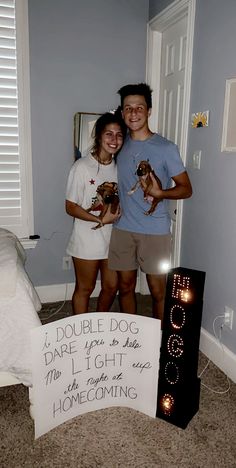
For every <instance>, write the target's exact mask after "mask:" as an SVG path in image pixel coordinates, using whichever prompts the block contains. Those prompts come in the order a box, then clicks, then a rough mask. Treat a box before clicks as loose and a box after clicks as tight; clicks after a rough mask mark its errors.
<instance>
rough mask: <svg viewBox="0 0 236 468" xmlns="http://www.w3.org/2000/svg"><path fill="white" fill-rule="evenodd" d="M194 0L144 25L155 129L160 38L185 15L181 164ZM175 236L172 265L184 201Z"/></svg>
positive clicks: (178, 244)
mask: <svg viewBox="0 0 236 468" xmlns="http://www.w3.org/2000/svg"><path fill="white" fill-rule="evenodd" d="M195 10H196V0H175V1H174V2H173V3H171V4H170V5H169V6H168V7H167V8H165V9H164V10H163V11H162V12H161V13H159V14H158V15H157V16H155V17H154V18H153V19H152V20H151V21H149V23H148V25H147V55H146V81H147V83H148V84H149V85H150V87H151V88H152V89H153V93H152V114H151V116H150V127H151V129H152V130H153V131H157V132H158V95H159V92H160V68H161V67H160V65H161V41H162V33H163V31H164V30H165V29H167V28H169V27H170V26H172V25H173V24H174V23H176V22H177V21H178V20H180V19H182V18H183V17H184V16H187V40H186V68H185V77H184V97H183V120H182V129H181V143H180V146H179V150H180V154H181V157H182V160H183V163H184V164H185V163H186V159H187V141H188V129H189V109H190V93H191V75H192V57H193V38H194V22H195ZM177 213H178V215H177V218H176V235H175V245H174V255H173V259H172V266H173V267H176V266H179V264H180V249H181V231H182V216H183V201H182V200H178V202H177Z"/></svg>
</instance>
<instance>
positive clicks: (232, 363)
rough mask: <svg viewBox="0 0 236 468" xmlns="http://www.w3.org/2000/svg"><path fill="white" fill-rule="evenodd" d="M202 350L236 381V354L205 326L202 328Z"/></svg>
mask: <svg viewBox="0 0 236 468" xmlns="http://www.w3.org/2000/svg"><path fill="white" fill-rule="evenodd" d="M200 350H201V351H202V353H203V354H205V356H207V357H208V359H210V360H211V361H212V362H213V363H214V364H215V365H216V366H217V367H219V369H221V370H222V372H224V374H226V375H227V376H228V377H229V378H230V379H231V380H232V381H233V382H234V383H236V355H235V354H234V353H232V351H230V349H229V348H227V347H226V346H225V345H224V344H222V343H220V342H219V340H217V339H216V338H215V337H214V336H213V335H211V334H210V333H208V332H207V331H206V330H205V329H204V328H202V329H201V339H200Z"/></svg>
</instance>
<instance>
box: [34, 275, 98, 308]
mask: <svg viewBox="0 0 236 468" xmlns="http://www.w3.org/2000/svg"><path fill="white" fill-rule="evenodd" d="M74 288H75V284H74V283H65V284H50V285H48V286H36V288H35V289H36V291H37V293H38V295H39V299H40V301H41V302H42V304H44V303H46V302H59V301H64V300H66V301H70V300H71V298H72V294H73V292H74ZM100 289H101V281H100V280H97V282H96V286H95V289H94V291H93V293H92V295H91V297H98V296H99V292H100Z"/></svg>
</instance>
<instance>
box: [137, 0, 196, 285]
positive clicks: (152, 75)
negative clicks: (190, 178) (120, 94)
mask: <svg viewBox="0 0 236 468" xmlns="http://www.w3.org/2000/svg"><path fill="white" fill-rule="evenodd" d="M194 17H195V0H180V1H179V2H174V3H173V4H172V5H170V6H169V7H167V8H166V10H164V12H162V13H161V14H160V15H158V16H157V17H156V18H154V20H152V21H151V22H150V24H149V32H148V53H147V82H148V83H149V84H150V86H151V88H152V90H153V108H152V115H151V118H150V127H151V129H152V130H153V131H157V132H158V133H160V134H161V135H163V136H165V137H166V138H168V139H169V140H172V141H173V142H174V143H176V144H177V145H178V147H179V150H180V155H181V157H182V159H183V161H184V163H185V160H186V148H187V132H188V114H189V101H190V81H191V68H192V44H193V25H194ZM170 214H171V220H172V223H171V231H172V239H173V250H172V254H171V265H172V266H178V265H179V256H180V243H181V222H182V202H181V201H178V202H176V201H171V202H170ZM148 291H149V290H148V286H147V283H146V278H145V275H143V274H142V273H141V275H140V292H141V293H142V294H147V293H148Z"/></svg>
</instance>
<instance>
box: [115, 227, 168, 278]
mask: <svg viewBox="0 0 236 468" xmlns="http://www.w3.org/2000/svg"><path fill="white" fill-rule="evenodd" d="M170 253H171V234H165V235H151V234H137V233H135V232H129V231H121V230H120V229H115V228H113V229H112V234H111V240H110V248H109V255H108V266H109V268H110V269H111V270H116V271H131V270H137V268H138V267H140V268H141V270H142V271H143V272H144V273H146V274H149V275H160V274H165V273H167V271H168V270H169V268H170Z"/></svg>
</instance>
